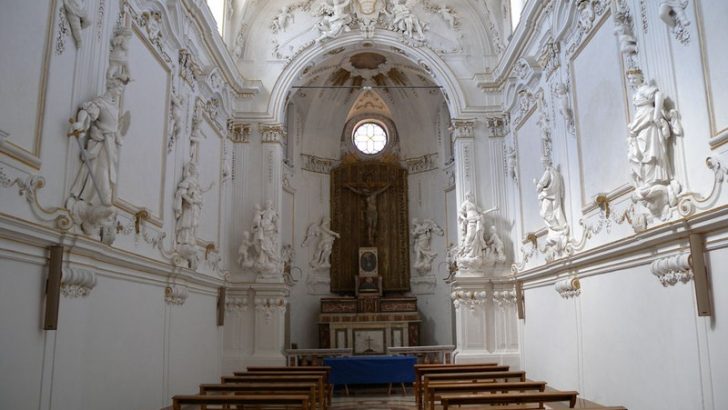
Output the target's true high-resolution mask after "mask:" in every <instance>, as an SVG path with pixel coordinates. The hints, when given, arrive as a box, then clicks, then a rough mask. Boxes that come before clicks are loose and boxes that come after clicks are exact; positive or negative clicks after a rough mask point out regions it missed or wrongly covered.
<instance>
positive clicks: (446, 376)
mask: <svg viewBox="0 0 728 410" xmlns="http://www.w3.org/2000/svg"><path fill="white" fill-rule="evenodd" d="M494 367H495V366H494ZM499 380H500V381H504V382H508V381H521V382H525V381H526V372H524V371H517V372H515V371H489V370H485V371H484V369H481V370H480V371H468V372H457V373H437V374H424V375H422V382H421V384H420V392H419V393H418V396H419V400H418V401H417V405H418V409H420V410H421V409H422V408H423V407H422V404H423V402H424V399H423V398H424V393H425V391H426V390H427V384H428V383H430V382H433V381H434V382H462V381H465V382H470V383H474V382H477V381H499Z"/></svg>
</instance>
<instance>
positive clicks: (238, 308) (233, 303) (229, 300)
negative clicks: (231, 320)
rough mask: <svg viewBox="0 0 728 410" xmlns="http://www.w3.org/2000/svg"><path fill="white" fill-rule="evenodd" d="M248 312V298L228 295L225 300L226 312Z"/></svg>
mask: <svg viewBox="0 0 728 410" xmlns="http://www.w3.org/2000/svg"><path fill="white" fill-rule="evenodd" d="M247 310H248V297H247V296H243V295H240V296H237V295H236V296H233V295H228V296H227V297H226V298H225V311H226V312H228V313H235V314H238V313H241V312H245V311H247Z"/></svg>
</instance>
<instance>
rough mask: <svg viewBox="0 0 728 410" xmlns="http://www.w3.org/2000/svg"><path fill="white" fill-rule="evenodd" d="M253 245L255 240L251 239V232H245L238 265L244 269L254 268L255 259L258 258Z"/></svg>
mask: <svg viewBox="0 0 728 410" xmlns="http://www.w3.org/2000/svg"><path fill="white" fill-rule="evenodd" d="M253 245H254V243H253V240H252V239H251V238H250V231H243V240H242V242H241V243H240V247H239V248H238V265H240V266H241V267H243V268H250V267H252V266H253V262H254V259H253V258H255V256H256V255H255V249H254V247H253Z"/></svg>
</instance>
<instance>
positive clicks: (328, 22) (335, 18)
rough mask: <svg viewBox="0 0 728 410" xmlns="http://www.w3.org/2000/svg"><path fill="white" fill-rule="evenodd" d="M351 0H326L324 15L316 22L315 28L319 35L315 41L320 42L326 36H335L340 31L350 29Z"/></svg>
mask: <svg viewBox="0 0 728 410" xmlns="http://www.w3.org/2000/svg"><path fill="white" fill-rule="evenodd" d="M350 5H351V0H327V3H326V6H325V11H324V15H323V16H322V17H321V20H320V21H319V22H318V23H317V24H316V28H317V29H318V31H319V32H320V33H321V35H320V36H319V37H318V38H317V39H316V42H317V43H318V42H321V41H322V40H324V39H327V38H335V37H337V36H338V35H339V34H341V33H342V32H349V31H351V27H349V24H351V22H352V18H351V12H350V10H349V6H350Z"/></svg>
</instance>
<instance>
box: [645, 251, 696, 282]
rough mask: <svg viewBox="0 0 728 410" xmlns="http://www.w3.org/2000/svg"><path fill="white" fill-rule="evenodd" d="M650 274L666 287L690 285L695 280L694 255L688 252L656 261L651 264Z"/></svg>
mask: <svg viewBox="0 0 728 410" xmlns="http://www.w3.org/2000/svg"><path fill="white" fill-rule="evenodd" d="M650 272H652V274H653V275H655V276H657V278H658V279H659V280H660V283H661V284H662V286H665V287H668V286H674V285H675V284H677V283H678V282H682V283H688V282H690V281H691V280H692V279H693V270H692V255H691V254H690V253H689V252H687V253H680V254H677V255H671V256H667V257H664V258H659V259H655V260H654V261H653V262H652V263H651V264H650Z"/></svg>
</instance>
